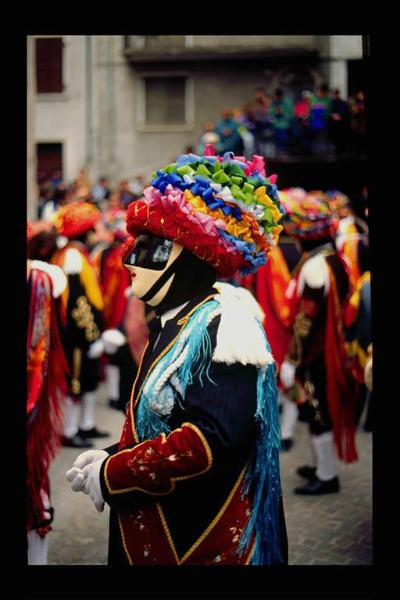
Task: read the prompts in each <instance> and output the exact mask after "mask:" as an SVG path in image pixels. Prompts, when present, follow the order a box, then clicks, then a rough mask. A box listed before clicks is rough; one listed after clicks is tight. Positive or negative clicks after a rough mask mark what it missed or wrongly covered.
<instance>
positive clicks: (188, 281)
mask: <svg viewBox="0 0 400 600" xmlns="http://www.w3.org/2000/svg"><path fill="white" fill-rule="evenodd" d="M172 247H173V242H172V241H171V240H168V239H166V238H160V237H157V236H155V235H152V234H144V233H143V234H140V235H139V236H138V237H137V238H136V242H135V247H134V248H133V250H131V251H130V252H129V253H128V254H126V256H125V258H124V264H125V265H126V266H128V267H129V266H135V267H141V268H147V269H152V270H163V269H165V266H166V264H167V262H168V259H169V257H170V255H171V252H172ZM171 275H174V279H173V281H172V284H171V287H170V289H169V290H168V292H167V294H166V296H165V298H164V299H163V300H162V301H161V302H160V304H158V305H157V306H154V307H152V308H154V310H155V312H156V313H157V314H158V315H162V314H163V313H165V312H166V311H167V310H170V309H172V308H175V307H176V306H179V305H180V304H183V303H185V302H187V301H189V300H191V299H192V298H194V297H196V296H197V295H198V294H200V293H202V292H203V291H205V290H210V289H211V288H212V285H213V284H214V283H215V281H216V278H217V277H216V271H215V269H214V267H212V266H211V265H209V264H208V263H206V262H204V261H203V260H200V259H199V258H197V256H195V255H194V254H192V252H190V251H189V250H187V249H186V248H183V250H182V252H181V253H180V254H179V256H178V257H177V258H176V259H175V260H174V261H173V262H172V263H171V264H170V266H169V267H168V269H166V270H165V271H164V273H163V274H162V275H161V276H160V278H159V279H158V280H157V281H156V282H155V284H154V285H153V286H152V288H151V289H150V290H149V291H148V292H147V293H146V295H145V296H143V297H142V298H141V300H143V302H145V303H147V302H148V301H149V300H151V299H152V298H153V297H154V296H155V294H156V293H157V292H158V291H159V290H160V289H161V287H162V286H163V285H164V284H165V283H166V282H167V281H168V279H169V278H170V277H171Z"/></svg>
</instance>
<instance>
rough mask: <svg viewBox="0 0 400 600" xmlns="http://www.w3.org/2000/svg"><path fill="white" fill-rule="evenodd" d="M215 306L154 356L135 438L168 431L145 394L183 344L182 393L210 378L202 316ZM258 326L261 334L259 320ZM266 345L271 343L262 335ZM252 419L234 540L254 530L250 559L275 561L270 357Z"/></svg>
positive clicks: (205, 309)
mask: <svg viewBox="0 0 400 600" xmlns="http://www.w3.org/2000/svg"><path fill="white" fill-rule="evenodd" d="M217 306H218V302H217V301H216V300H212V301H210V302H207V303H206V304H205V305H204V306H202V307H200V308H199V309H198V310H197V311H196V312H195V313H194V314H193V315H192V317H191V318H190V320H189V323H188V324H187V325H186V327H185V330H184V331H186V333H189V335H188V337H187V340H186V343H185V341H184V340H182V336H180V337H179V338H178V340H177V341H176V343H175V344H174V346H173V347H172V348H171V349H170V350H169V351H168V352H167V353H166V354H165V356H164V357H163V358H162V359H161V360H160V361H159V363H158V364H157V366H156V367H155V369H154V370H153V371H152V373H151V374H150V375H149V377H148V378H147V379H146V381H145V384H144V387H143V390H142V394H141V398H140V401H139V405H138V409H137V414H136V430H137V433H138V436H139V439H140V441H143V440H146V439H149V438H154V437H156V436H157V435H159V434H160V433H162V432H164V433H166V434H168V433H170V432H171V428H170V427H169V425H168V423H167V420H166V419H167V418H166V417H165V416H162V415H158V414H157V413H155V412H154V411H152V410H151V409H150V406H149V400H150V398H151V397H152V391H153V389H154V386H155V384H156V382H157V381H158V379H159V377H160V376H161V374H162V373H163V372H164V371H165V369H166V368H167V367H168V365H170V364H171V362H173V361H174V360H176V359H177V358H178V356H179V355H180V353H181V352H182V351H183V349H184V347H185V345H186V346H187V348H188V353H187V356H186V358H185V362H184V364H183V365H182V366H181V367H180V368H179V369H178V371H177V376H178V379H179V383H180V385H181V388H182V391H183V395H184V393H185V391H186V388H187V386H188V385H190V384H191V383H192V382H193V378H194V376H198V377H199V379H200V383H201V385H203V378H204V377H206V378H207V379H208V380H209V381H210V382H212V383H215V382H213V381H212V379H211V377H210V375H209V368H210V365H211V359H212V346H211V340H210V336H209V334H208V331H207V326H206V325H207V320H208V316H209V314H210V312H212V311H213V310H215V308H216V307H217ZM259 325H260V329H261V331H262V333H263V335H264V337H265V332H264V329H263V327H262V325H261V324H259ZM265 343H266V346H267V349H268V351H269V352H270V351H271V348H270V346H269V344H268V341H267V339H266V337H265ZM255 419H256V422H257V425H258V437H257V444H256V448H255V452H254V455H253V458H252V460H251V462H250V464H249V467H248V468H247V471H246V474H245V482H244V491H243V493H244V494H246V495H247V494H251V496H252V511H251V515H250V518H249V520H248V522H247V524H246V526H245V528H244V530H243V532H242V536H241V540H240V543H239V549H238V552H239V554H243V552H245V550H246V549H247V548H248V545H249V544H250V541H251V539H252V536H253V534H254V533H255V549H254V552H253V556H252V560H251V564H253V565H277V564H281V563H282V562H283V560H282V556H281V542H280V515H279V503H280V497H281V484H280V472H279V450H280V445H281V435H280V428H279V412H278V400H277V388H276V376H275V363H272V364H270V365H268V366H267V367H266V368H265V369H259V371H258V378H257V410H256V414H255Z"/></svg>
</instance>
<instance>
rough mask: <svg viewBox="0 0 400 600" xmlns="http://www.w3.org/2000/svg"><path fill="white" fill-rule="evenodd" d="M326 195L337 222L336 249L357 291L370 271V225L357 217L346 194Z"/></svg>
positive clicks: (329, 193) (335, 192) (332, 193)
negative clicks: (365, 274)
mask: <svg viewBox="0 0 400 600" xmlns="http://www.w3.org/2000/svg"><path fill="white" fill-rule="evenodd" d="M326 195H327V198H328V201H329V207H330V209H331V211H332V213H333V215H334V216H335V218H336V220H337V226H336V228H335V245H336V249H337V251H338V253H339V254H340V255H341V257H342V258H343V259H344V260H345V261H346V263H347V265H348V269H349V276H350V286H351V289H352V290H355V288H356V287H357V284H358V281H359V279H360V277H361V276H362V274H363V273H365V272H366V271H367V270H368V269H369V240H368V225H367V224H366V222H365V221H363V220H362V219H360V218H359V217H357V216H356V214H355V211H354V210H353V208H352V204H351V201H350V199H349V198H348V197H347V196H346V195H345V194H343V193H342V192H339V191H338V190H329V191H328V192H327V193H326Z"/></svg>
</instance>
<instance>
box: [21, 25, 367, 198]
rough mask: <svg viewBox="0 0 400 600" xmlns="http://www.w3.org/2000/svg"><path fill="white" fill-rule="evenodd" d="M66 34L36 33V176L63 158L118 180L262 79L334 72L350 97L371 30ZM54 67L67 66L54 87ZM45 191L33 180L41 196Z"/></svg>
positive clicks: (264, 82)
mask: <svg viewBox="0 0 400 600" xmlns="http://www.w3.org/2000/svg"><path fill="white" fill-rule="evenodd" d="M57 37H59V36H28V46H27V48H28V73H30V76H28V128H29V135H28V144H29V149H28V180H29V178H30V181H33V180H34V179H35V174H36V173H37V172H38V170H39V171H40V173H41V176H42V177H44V176H46V168H48V169H50V168H52V165H53V166H54V165H56V164H59V165H60V170H61V172H62V176H63V178H64V180H65V181H67V182H70V181H72V180H73V179H75V178H76V177H77V176H78V173H79V171H80V169H81V168H83V167H85V168H86V169H87V171H88V173H89V175H90V177H91V179H92V180H96V179H97V178H98V177H100V176H103V175H104V176H107V177H108V178H109V179H110V181H111V183H112V184H113V185H115V184H116V183H117V182H118V181H119V180H121V179H123V178H131V177H133V176H134V175H135V174H137V173H138V172H144V173H145V175H146V176H149V175H150V173H151V171H152V170H153V169H154V168H156V167H157V166H158V165H160V164H163V163H167V162H170V161H171V160H173V159H174V157H176V155H177V154H179V153H182V152H183V151H185V148H187V147H188V146H192V147H193V148H194V149H196V146H197V143H198V140H199V137H200V134H201V131H202V125H203V123H204V122H205V121H208V120H213V121H216V120H218V118H219V117H220V114H221V110H222V109H223V108H239V107H241V106H243V105H244V104H245V103H246V102H247V101H249V100H251V99H252V98H254V93H255V89H256V88H257V87H264V88H265V89H266V91H267V92H270V93H273V91H274V90H275V89H276V88H277V87H281V88H283V90H284V91H285V92H286V93H288V94H290V95H292V96H295V95H296V94H298V93H300V91H301V90H303V89H309V90H313V89H316V88H317V87H318V85H320V84H321V83H322V82H326V83H328V85H329V86H330V87H331V88H339V89H340V90H341V92H342V95H343V97H347V94H348V80H349V73H348V71H349V66H350V65H354V64H357V63H360V62H361V61H362V36H361V35H357V36H343V35H340V36H339V35H333V36H317V35H304V36H299V35H298V36H291V35H283V36H269V35H268V36H223V35H221V36H196V35H194V36H189V35H187V36H117V35H109V36H103V35H93V36H83V35H73V36H63V37H62V40H61V41H59V42H56V41H54V40H56V38H57ZM43 40H44V41H43ZM46 40H47V41H46ZM48 40H53V42H51V41H48ZM46 44H47V45H46ZM52 45H53V46H54V48H55V50H56V54H55V55H54V56H55V58H53V59H51V58H50V54H51V52H50V51H46V48H50V50H51V48H52V47H53V46H52ZM57 52H58V54H57ZM57 56H58V58H57ZM57 60H58V66H55V63H56V62H57ZM38 61H39V63H40V64H39V65H38ZM46 65H47V66H46ZM47 67H48V68H50V69H53V71H54V72H55V70H57V69H58V70H59V71H60V73H58V77H59V78H61V80H59V79H58V80H57V82H58V83H57V82H56V84H55V87H54V82H53V88H52V87H51V85H50V86H48V87H47V88H46V85H47V83H46V82H47V81H48V80H46V79H45V80H44V84H43V73H44V71H45V70H46V68H47ZM35 72H36V75H37V77H36V79H37V81H36V84H35V77H34V76H33V75H34V74H35ZM40 77H42V80H40ZM38 81H39V83H40V81H42V83H40V85H39V90H38V89H37V82H38ZM60 81H61V82H62V84H60ZM57 86H58V87H57ZM43 89H44V90H45V91H43ZM53 89H56V90H57V91H56V92H54V91H51V90H53ZM40 90H42V91H40ZM49 90H50V91H49ZM52 153H53V154H52ZM46 161H47V162H46ZM52 161H53V162H52ZM57 161H58V163H57ZM43 165H44V166H43ZM46 165H47V167H46ZM42 166H43V169H42ZM35 193H36V189H35V187H34V185H32V184H31V185H30V186H28V197H29V202H30V204H31V205H32V203H33V202H35V199H34V196H35Z"/></svg>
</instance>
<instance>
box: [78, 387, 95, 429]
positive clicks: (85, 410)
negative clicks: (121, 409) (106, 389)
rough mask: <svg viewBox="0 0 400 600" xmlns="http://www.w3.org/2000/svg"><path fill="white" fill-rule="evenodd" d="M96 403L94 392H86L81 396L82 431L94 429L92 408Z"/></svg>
mask: <svg viewBox="0 0 400 600" xmlns="http://www.w3.org/2000/svg"><path fill="white" fill-rule="evenodd" d="M95 403H96V395H95V392H86V393H85V394H82V400H81V405H82V413H81V423H80V428H81V429H83V430H84V431H89V429H93V427H94V406H95Z"/></svg>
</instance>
